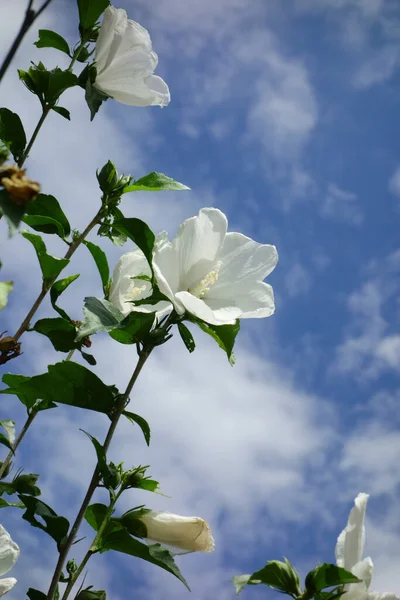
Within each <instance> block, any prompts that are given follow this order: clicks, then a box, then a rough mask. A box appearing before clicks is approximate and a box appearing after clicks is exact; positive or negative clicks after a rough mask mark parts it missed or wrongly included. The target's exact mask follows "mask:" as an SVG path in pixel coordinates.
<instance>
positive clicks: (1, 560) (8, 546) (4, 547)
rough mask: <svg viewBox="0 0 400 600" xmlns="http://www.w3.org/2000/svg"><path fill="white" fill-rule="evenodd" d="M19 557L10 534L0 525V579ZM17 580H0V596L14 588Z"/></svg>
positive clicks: (12, 578) (17, 549)
mask: <svg viewBox="0 0 400 600" xmlns="http://www.w3.org/2000/svg"><path fill="white" fill-rule="evenodd" d="M18 556H19V547H18V545H17V544H16V543H15V542H14V541H13V540H12V539H11V536H10V534H9V533H8V532H7V531H6V530H5V529H4V527H3V526H2V525H0V577H1V576H2V575H5V574H6V573H8V571H10V569H12V567H13V566H14V565H15V563H16V562H17V558H18ZM16 583H17V580H16V579H14V577H5V578H4V579H0V596H4V594H6V593H7V592H9V591H10V590H11V588H13V587H14V585H15V584H16Z"/></svg>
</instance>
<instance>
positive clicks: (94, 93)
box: [85, 77, 109, 121]
mask: <svg viewBox="0 0 400 600" xmlns="http://www.w3.org/2000/svg"><path fill="white" fill-rule="evenodd" d="M108 98H109V96H106V94H103V93H102V92H100V90H98V89H97V88H95V87H94V86H93V83H92V81H91V79H90V77H89V78H88V80H87V81H86V88H85V100H86V104H87V105H88V107H89V110H90V120H91V121H93V119H94V117H95V115H96V113H97V112H98V110H99V108H100V106H101V105H102V104H103V102H105V101H106V100H108Z"/></svg>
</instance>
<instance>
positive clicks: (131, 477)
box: [122, 466, 147, 489]
mask: <svg viewBox="0 0 400 600" xmlns="http://www.w3.org/2000/svg"><path fill="white" fill-rule="evenodd" d="M146 469H147V466H146V467H141V466H140V467H136V468H135V469H130V470H129V471H125V473H124V474H123V475H122V486H123V487H124V488H125V489H129V488H135V487H138V485H139V483H140V482H141V481H142V479H143V478H144V474H145V473H146Z"/></svg>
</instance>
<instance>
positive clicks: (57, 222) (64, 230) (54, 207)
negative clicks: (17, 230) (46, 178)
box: [23, 194, 71, 239]
mask: <svg viewBox="0 0 400 600" xmlns="http://www.w3.org/2000/svg"><path fill="white" fill-rule="evenodd" d="M23 221H24V222H25V223H27V225H29V226H30V227H32V229H35V231H40V232H41V233H50V234H52V233H55V234H57V235H58V236H59V237H60V238H61V239H66V238H67V237H68V236H69V235H70V233H71V226H70V224H69V221H68V219H67V217H66V216H65V214H64V211H63V210H62V208H61V206H60V203H59V202H58V200H57V199H56V198H54V196H51V195H49V194H39V195H38V196H36V198H35V199H34V200H32V202H29V203H28V204H27V206H26V215H25V217H24V218H23Z"/></svg>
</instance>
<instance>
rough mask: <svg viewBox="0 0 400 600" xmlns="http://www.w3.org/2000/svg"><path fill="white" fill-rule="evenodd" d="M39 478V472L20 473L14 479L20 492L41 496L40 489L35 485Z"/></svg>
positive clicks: (14, 483) (17, 490)
mask: <svg viewBox="0 0 400 600" xmlns="http://www.w3.org/2000/svg"><path fill="white" fill-rule="evenodd" d="M38 479H39V475H38V474H37V473H27V474H26V475H18V477H16V478H15V479H14V481H13V486H14V488H15V491H16V492H18V494H29V495H31V496H40V489H39V488H38V487H37V486H36V485H35V484H36V482H37V480H38Z"/></svg>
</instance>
